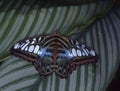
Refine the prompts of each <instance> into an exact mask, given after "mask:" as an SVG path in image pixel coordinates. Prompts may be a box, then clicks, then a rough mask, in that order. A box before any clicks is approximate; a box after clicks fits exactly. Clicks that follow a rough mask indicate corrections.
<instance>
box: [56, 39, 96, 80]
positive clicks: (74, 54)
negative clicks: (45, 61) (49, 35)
mask: <svg viewBox="0 0 120 91" xmlns="http://www.w3.org/2000/svg"><path fill="white" fill-rule="evenodd" d="M61 41H62V42H63V43H62V44H64V45H62V44H61V45H62V46H63V47H61V48H59V52H58V60H57V65H58V66H57V68H56V74H57V75H58V76H60V77H61V78H66V77H68V76H69V74H71V73H72V71H73V70H75V69H76V67H77V66H80V65H82V64H88V63H94V62H96V61H97V54H96V53H95V51H94V50H93V49H91V48H89V47H87V46H86V45H84V44H83V43H81V42H79V41H75V40H72V39H68V38H66V37H61ZM65 45H66V46H65Z"/></svg>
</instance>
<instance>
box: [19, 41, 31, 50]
mask: <svg viewBox="0 0 120 91" xmlns="http://www.w3.org/2000/svg"><path fill="white" fill-rule="evenodd" d="M28 44H29V42H27V43H26V44H25V45H24V46H23V47H22V48H21V50H24V49H25V47H26V46H27V45H28Z"/></svg>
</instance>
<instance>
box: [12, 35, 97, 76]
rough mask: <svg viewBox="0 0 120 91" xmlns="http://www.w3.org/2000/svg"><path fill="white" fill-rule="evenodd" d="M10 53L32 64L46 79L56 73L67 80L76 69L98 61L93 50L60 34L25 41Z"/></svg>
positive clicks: (17, 44)
mask: <svg viewBox="0 0 120 91" xmlns="http://www.w3.org/2000/svg"><path fill="white" fill-rule="evenodd" d="M10 51H11V53H12V54H13V55H15V56H18V57H20V58H23V59H25V60H27V61H28V62H31V63H32V64H33V65H34V67H35V68H36V70H37V71H38V72H39V74H40V76H44V77H45V76H48V75H50V74H52V73H53V72H55V73H56V75H58V76H59V77H61V78H67V77H68V76H69V75H70V74H71V73H72V72H73V70H75V69H76V67H78V66H80V65H82V64H88V63H94V62H96V61H97V54H96V52H95V51H94V50H93V49H91V48H89V47H87V46H86V45H84V44H83V43H81V42H79V41H76V40H73V39H70V38H67V37H65V36H62V35H60V34H59V33H54V34H49V35H41V36H35V37H31V38H26V39H23V40H21V41H18V42H17V43H15V44H14V45H13V46H12V47H11V49H10Z"/></svg>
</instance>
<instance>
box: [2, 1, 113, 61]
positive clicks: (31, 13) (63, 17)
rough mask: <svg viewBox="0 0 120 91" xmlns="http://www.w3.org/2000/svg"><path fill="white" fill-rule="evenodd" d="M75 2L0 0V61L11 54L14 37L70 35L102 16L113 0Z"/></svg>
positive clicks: (16, 39) (17, 38)
mask: <svg viewBox="0 0 120 91" xmlns="http://www.w3.org/2000/svg"><path fill="white" fill-rule="evenodd" d="M46 1H48V0H46ZM61 1H62V0H61ZM88 1H89V2H88ZM72 2H74V1H72ZM77 2H80V4H79V3H77ZM77 2H76V1H75V4H73V5H72V3H71V4H69V3H65V4H64V2H63V4H60V5H59V2H56V3H55V5H51V3H52V1H48V2H47V3H46V2H44V1H42V0H17V1H16V0H0V7H1V9H0V12H1V13H0V61H4V60H6V59H7V58H9V57H10V56H11V55H10V53H9V49H10V47H11V46H12V45H13V43H15V42H16V41H18V40H20V39H23V38H24V37H28V36H33V35H40V34H46V33H53V32H54V31H58V32H60V33H61V34H65V35H70V34H72V32H74V31H76V30H78V29H79V28H85V27H87V26H88V25H90V24H91V23H92V22H93V21H94V20H95V19H96V18H97V17H100V16H104V15H105V14H106V13H107V12H108V11H109V10H110V9H111V7H112V6H113V4H114V0H109V1H108V0H105V1H101V0H98V1H94V0H93V1H91V2H90V0H85V1H84V3H83V0H80V1H77ZM85 2H86V3H85ZM56 5H59V6H56ZM81 32H84V31H81Z"/></svg>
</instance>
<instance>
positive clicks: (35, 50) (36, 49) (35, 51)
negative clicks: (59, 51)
mask: <svg viewBox="0 0 120 91" xmlns="http://www.w3.org/2000/svg"><path fill="white" fill-rule="evenodd" d="M39 48H40V47H39V45H36V47H35V49H34V53H35V54H36V53H37V52H38V50H39Z"/></svg>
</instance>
